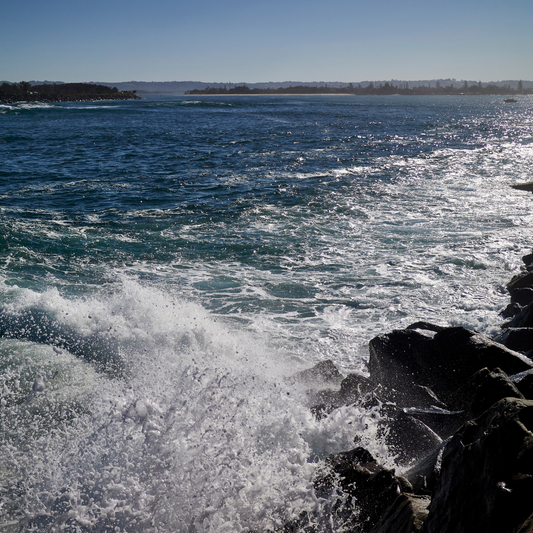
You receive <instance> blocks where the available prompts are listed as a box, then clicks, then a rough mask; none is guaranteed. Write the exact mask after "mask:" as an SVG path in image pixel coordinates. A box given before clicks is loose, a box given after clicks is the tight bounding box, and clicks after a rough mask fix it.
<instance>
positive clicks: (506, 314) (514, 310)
mask: <svg viewBox="0 0 533 533" xmlns="http://www.w3.org/2000/svg"><path fill="white" fill-rule="evenodd" d="M522 309H523V306H521V305H520V304H518V303H516V302H511V303H510V304H509V305H508V306H507V307H506V308H505V309H504V310H503V311H501V312H500V315H501V316H503V318H512V317H513V316H515V315H517V314H518V313H520V311H522Z"/></svg>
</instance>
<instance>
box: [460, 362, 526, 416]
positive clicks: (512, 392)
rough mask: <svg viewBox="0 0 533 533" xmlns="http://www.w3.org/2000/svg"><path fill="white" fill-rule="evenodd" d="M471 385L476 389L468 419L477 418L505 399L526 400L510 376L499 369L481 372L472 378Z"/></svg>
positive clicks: (486, 369) (485, 369)
mask: <svg viewBox="0 0 533 533" xmlns="http://www.w3.org/2000/svg"><path fill="white" fill-rule="evenodd" d="M470 384H471V386H472V388H473V389H474V394H473V397H472V403H471V404H470V408H469V410H468V418H477V417H478V416H480V415H481V414H482V413H484V412H485V411H486V410H487V409H489V408H490V407H492V406H493V405H494V404H495V403H496V402H498V401H499V400H501V399H503V398H521V399H525V398H524V395H523V394H522V393H521V392H520V391H519V390H518V389H517V388H516V385H515V384H514V383H513V382H512V381H511V380H510V379H509V376H508V375H507V374H506V373H505V372H504V371H503V370H501V369H499V368H496V369H494V370H492V371H490V370H489V369H488V368H483V369H481V370H479V371H478V372H477V373H476V374H474V376H472V379H471V380H470Z"/></svg>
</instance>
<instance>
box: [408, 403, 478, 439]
mask: <svg viewBox="0 0 533 533" xmlns="http://www.w3.org/2000/svg"><path fill="white" fill-rule="evenodd" d="M404 411H405V412H406V413H407V414H409V415H410V416H412V417H413V418H415V419H416V420H420V421H421V422H423V423H424V424H425V425H426V426H428V427H430V428H431V429H432V430H433V431H434V432H435V433H436V434H437V435H438V436H439V437H440V438H441V439H447V438H448V437H449V436H450V435H453V434H454V433H455V432H456V431H457V430H458V429H459V428H460V427H461V426H462V425H463V424H464V423H465V422H466V421H467V419H468V418H467V413H466V411H464V410H462V411H449V410H447V409H442V408H439V407H436V406H433V407H429V408H419V407H409V408H406V409H404Z"/></svg>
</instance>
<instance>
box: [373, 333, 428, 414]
mask: <svg viewBox="0 0 533 533" xmlns="http://www.w3.org/2000/svg"><path fill="white" fill-rule="evenodd" d="M432 348H433V338H432V337H431V336H427V335H424V334H423V333H420V332H419V331H417V330H414V329H404V330H394V331H392V332H391V333H388V334H386V335H380V336H378V337H374V338H373V339H372V340H371V341H370V343H369V350H370V359H369V362H368V370H369V372H370V378H371V380H372V381H373V382H375V383H379V384H381V385H382V386H383V387H385V388H386V389H391V390H393V391H396V392H397V397H396V398H395V400H396V401H397V403H398V404H399V405H400V406H402V407H411V406H413V405H420V404H425V402H424V401H423V400H422V399H421V398H420V396H421V392H422V391H421V390H420V388H419V387H418V385H422V386H429V387H431V384H432V382H433V381H434V379H432V374H433V373H434V371H433V367H434V365H435V364H437V363H438V361H437V358H436V357H435V355H436V354H435V353H434V350H433V349H432Z"/></svg>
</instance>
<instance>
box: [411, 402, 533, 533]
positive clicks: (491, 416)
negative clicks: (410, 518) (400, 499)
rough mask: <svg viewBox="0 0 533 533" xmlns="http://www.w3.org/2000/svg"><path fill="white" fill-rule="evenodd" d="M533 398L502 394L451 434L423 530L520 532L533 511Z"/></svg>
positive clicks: (425, 532) (436, 532)
mask: <svg viewBox="0 0 533 533" xmlns="http://www.w3.org/2000/svg"><path fill="white" fill-rule="evenodd" d="M532 431H533V401H530V400H522V399H516V398H505V399H503V400H500V401H499V402H498V403H496V404H495V405H494V406H492V407H491V408H490V409H489V410H488V411H485V413H483V415H481V416H480V417H479V418H478V419H476V420H473V421H470V422H468V423H467V424H465V425H464V426H463V427H462V428H461V430H460V431H458V432H457V433H456V434H455V435H454V437H453V438H452V439H451V440H450V442H449V443H448V445H447V446H446V448H445V450H444V454H443V460H442V469H441V473H440V477H439V480H438V482H437V485H436V487H435V490H434V491H433V495H432V500H431V504H430V507H429V515H428V517H427V520H426V521H425V523H424V525H423V527H422V530H421V532H422V533H467V532H468V533H472V532H473V531H482V532H484V533H514V532H516V531H517V530H519V529H520V528H521V527H522V525H523V524H524V523H525V522H526V520H528V518H529V517H530V515H531V514H532V513H533V498H531V494H532V493H533V438H532Z"/></svg>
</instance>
